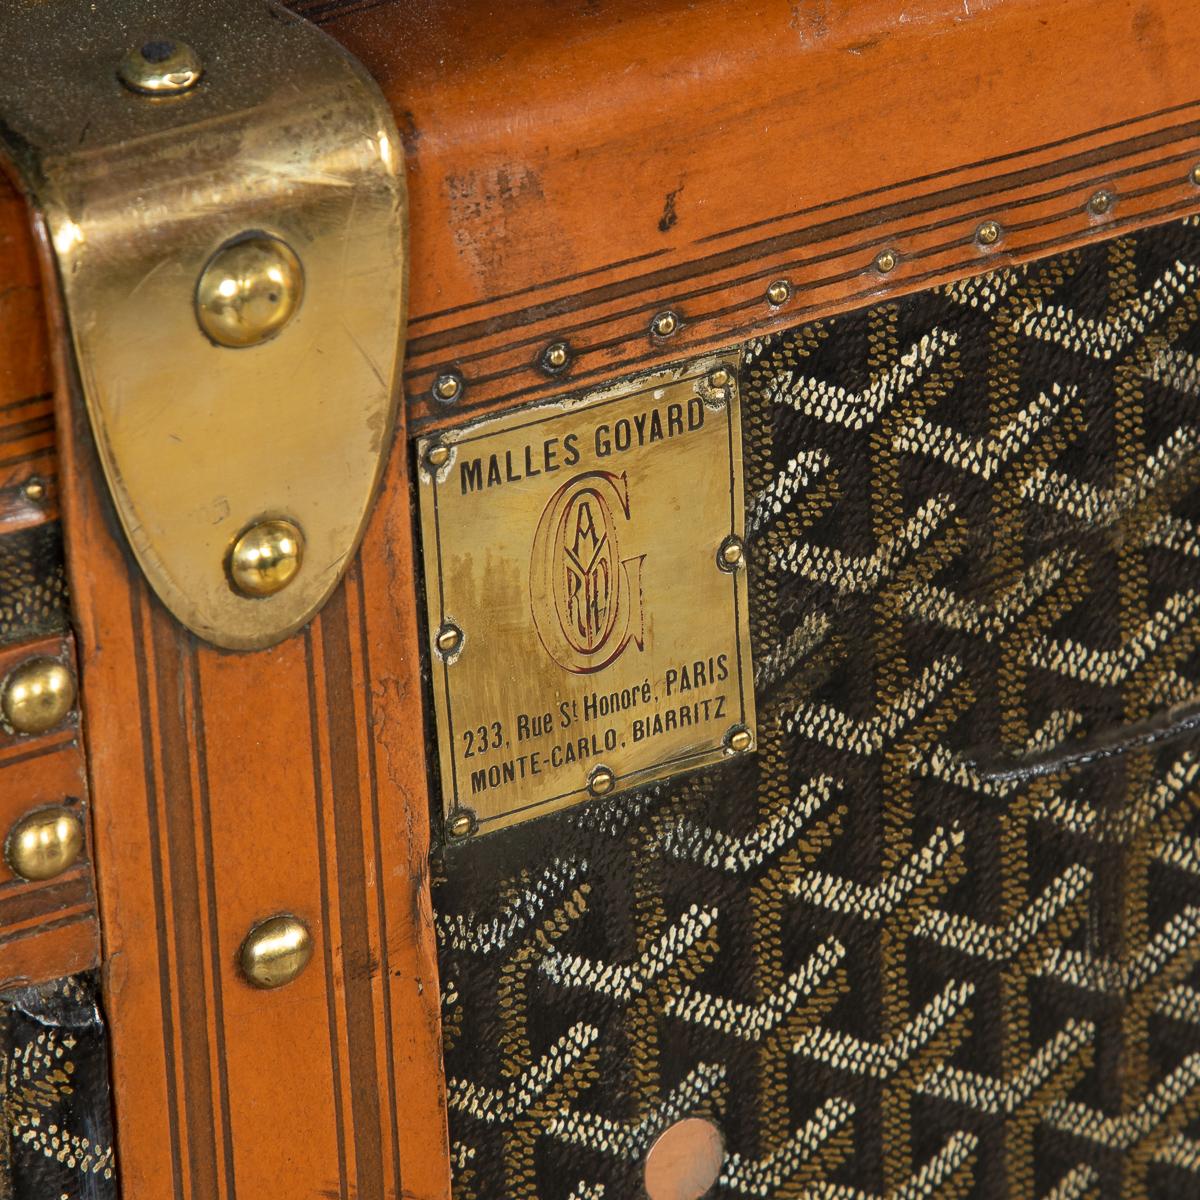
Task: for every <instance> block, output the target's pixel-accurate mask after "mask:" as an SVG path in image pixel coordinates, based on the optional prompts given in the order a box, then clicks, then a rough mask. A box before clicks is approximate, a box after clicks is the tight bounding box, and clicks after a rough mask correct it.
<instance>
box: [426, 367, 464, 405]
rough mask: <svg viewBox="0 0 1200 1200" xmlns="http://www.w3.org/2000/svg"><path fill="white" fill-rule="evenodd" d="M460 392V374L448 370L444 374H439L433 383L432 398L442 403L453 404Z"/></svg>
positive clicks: (461, 387) (461, 386) (461, 382)
mask: <svg viewBox="0 0 1200 1200" xmlns="http://www.w3.org/2000/svg"><path fill="white" fill-rule="evenodd" d="M462 392H463V381H462V376H461V375H455V374H452V373H451V372H449V371H447V372H446V374H445V375H439V376H438V377H437V379H436V380H435V382H434V385H433V398H434V399H435V400H438V401H440V402H441V403H442V404H453V403H454V402H455V400H457V399H458V398H459V397H460V396H461V395H462Z"/></svg>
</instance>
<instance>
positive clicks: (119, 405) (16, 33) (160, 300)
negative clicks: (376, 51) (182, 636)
mask: <svg viewBox="0 0 1200 1200" xmlns="http://www.w3.org/2000/svg"><path fill="white" fill-rule="evenodd" d="M51 63H52V64H54V72H53V76H51V75H50V74H48V64H51ZM0 145H3V147H4V148H5V149H6V151H7V153H8V155H9V157H10V158H11V160H12V162H13V164H14V165H15V167H16V172H17V174H18V176H19V178H20V180H21V182H22V183H23V185H24V187H25V189H26V191H27V192H28V194H29V196H30V198H31V200H32V202H33V206H34V208H35V212H36V217H35V220H36V221H37V222H38V224H39V226H40V228H41V231H42V234H43V237H42V241H43V246H44V251H45V255H46V261H47V266H48V268H49V269H48V270H47V275H48V276H52V275H54V274H57V278H58V283H59V286H60V288H61V301H60V303H61V307H62V310H63V315H64V317H65V323H66V324H67V326H68V327H69V333H70V339H71V343H72V346H73V349H74V367H75V370H76V371H77V375H78V379H77V382H78V385H79V387H80V388H81V390H82V394H83V397H84V400H85V403H86V406H87V410H88V414H89V416H90V419H91V427H92V430H93V433H94V436H95V441H96V446H97V448H98V451H99V457H100V461H101V463H102V465H103V469H104V473H105V476H106V478H107V481H108V486H109V490H110V492H111V494H112V499H113V503H114V505H115V507H116V511H117V513H118V514H119V516H120V520H121V524H122V526H123V528H124V530H125V533H126V536H127V537H128V539H129V543H130V545H131V546H132V548H133V551H134V554H135V555H136V557H137V560H138V562H139V563H140V565H141V567H142V569H143V571H144V572H145V574H146V577H147V579H148V580H149V581H150V583H151V585H152V586H153V588H154V590H155V591H156V592H157V593H158V595H159V596H160V597H161V599H162V601H163V603H164V604H165V605H166V606H167V608H168V609H170V611H171V612H172V613H173V614H174V615H175V616H176V617H177V618H178V619H179V620H180V621H181V622H182V623H183V624H184V625H186V626H187V627H188V628H189V629H191V630H193V631H194V632H195V633H196V634H197V635H199V636H200V637H201V638H204V639H205V640H207V641H209V642H212V643H214V644H216V645H218V646H222V647H227V648H230V649H252V648H257V647H262V646H268V645H271V644H273V643H275V642H278V641H279V640H281V639H282V638H284V637H286V636H287V635H288V634H290V633H292V632H294V631H295V630H296V629H298V628H299V627H300V626H302V625H303V624H304V623H305V622H307V621H308V620H310V619H311V618H312V616H313V615H314V614H315V613H316V612H317V611H318V610H319V609H320V607H321V605H322V604H323V603H324V601H325V600H326V599H327V598H328V596H329V595H330V593H331V592H332V591H333V589H334V587H335V586H336V585H337V583H338V581H339V580H340V578H341V576H342V574H343V572H344V571H345V568H346V566H347V565H348V563H349V562H350V560H351V558H352V556H353V554H354V551H355V549H356V547H357V545H358V541H359V539H360V537H361V535H362V531H363V527H364V525H365V522H366V517H367V514H368V511H369V508H370V503H371V500H372V497H373V494H374V491H375V488H376V485H377V482H378V480H379V477H380V474H381V471H382V466H383V462H384V459H385V457H386V455H387V452H388V449H389V446H390V443H391V440H392V438H391V433H392V426H393V422H394V419H395V412H396V400H397V393H398V384H397V376H398V371H399V368H400V364H401V362H402V359H403V335H404V311H405V299H406V280H405V268H406V258H407V255H406V240H405V239H406V192H405V184H404V174H403V161H402V151H401V147H400V141H399V137H398V135H397V133H396V128H395V123H394V121H393V118H392V115H391V112H390V110H389V108H388V106H387V104H386V102H385V101H384V98H383V96H382V95H381V94H380V92H379V90H378V88H377V87H376V85H375V84H374V82H373V81H372V80H371V79H370V77H369V76H368V75H367V74H366V72H365V71H364V70H363V69H362V68H361V67H360V66H359V64H358V63H356V62H355V61H354V60H353V59H352V58H351V57H350V56H349V55H347V54H346V53H345V52H344V51H343V50H342V49H341V48H340V47H338V46H337V45H336V44H335V43H334V42H333V41H332V40H330V39H329V38H327V37H326V36H325V35H324V34H322V33H320V32H319V31H318V30H316V29H315V28H314V27H313V26H311V25H309V24H307V23H306V22H304V21H302V20H300V19H299V18H297V17H295V16H294V15H292V14H291V13H288V12H286V11H285V10H284V9H283V8H281V7H279V6H278V5H276V4H274V3H267V2H255V3H247V2H245V0H205V2H204V3H203V4H196V3H195V2H194V0H157V2H156V3H154V4H150V3H147V2H146V0H109V2H108V3H105V4H100V5H96V4H92V3H90V0H41V2H40V3H36V4H34V3H28V2H26V0H18V2H17V3H13V4H9V5H5V6H4V11H3V13H0ZM49 282H53V280H49Z"/></svg>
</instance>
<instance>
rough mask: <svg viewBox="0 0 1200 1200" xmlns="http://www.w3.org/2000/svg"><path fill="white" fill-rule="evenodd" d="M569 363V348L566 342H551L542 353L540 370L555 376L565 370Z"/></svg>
mask: <svg viewBox="0 0 1200 1200" xmlns="http://www.w3.org/2000/svg"><path fill="white" fill-rule="evenodd" d="M570 361H571V347H570V346H568V345H567V343H566V342H551V343H550V345H549V346H547V347H546V349H545V350H543V351H542V370H543V371H546V372H547V373H548V374H550V375H556V374H558V372H559V371H562V370H565V369H566V367H567V366H568V364H569V363H570Z"/></svg>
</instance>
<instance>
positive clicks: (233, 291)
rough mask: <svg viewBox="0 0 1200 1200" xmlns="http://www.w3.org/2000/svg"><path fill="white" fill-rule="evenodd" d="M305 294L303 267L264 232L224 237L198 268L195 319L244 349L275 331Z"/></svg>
mask: <svg viewBox="0 0 1200 1200" xmlns="http://www.w3.org/2000/svg"><path fill="white" fill-rule="evenodd" d="M303 298H304V268H303V267H302V266H301V265H300V260H299V259H298V258H297V257H296V255H295V253H294V252H293V250H292V248H291V247H290V246H289V245H288V244H287V243H286V242H283V241H280V239H279V238H277V237H271V236H270V235H269V234H266V233H245V234H242V235H241V236H239V237H236V238H234V239H233V240H232V241H230V242H226V243H225V245H224V246H222V247H221V248H220V249H219V250H218V251H217V252H216V253H215V254H214V255H213V256H212V257H211V258H210V259H209V260H208V263H207V264H206V265H205V267H204V270H203V271H201V272H200V280H199V282H198V283H197V284H196V320H197V321H198V322H199V324H200V328H201V329H202V330H204V332H205V334H207V336H208V337H209V338H210V339H211V340H212V341H213V342H215V343H216V344H217V345H218V346H226V347H228V348H229V349H231V350H244V349H246V348H247V347H249V346H257V345H259V344H260V343H262V342H265V341H268V340H269V339H271V338H273V337H275V335H276V334H278V333H279V332H280V331H281V330H282V329H283V327H284V326H285V325H287V323H288V322H289V321H290V320H291V319H292V317H294V316H295V315H296V310H297V309H298V308H299V307H300V301H301V300H302V299H303Z"/></svg>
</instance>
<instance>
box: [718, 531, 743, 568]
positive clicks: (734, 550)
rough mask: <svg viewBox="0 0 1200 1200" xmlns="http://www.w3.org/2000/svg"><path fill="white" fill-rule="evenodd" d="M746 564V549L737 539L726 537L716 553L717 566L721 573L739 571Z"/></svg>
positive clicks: (739, 539) (740, 540)
mask: <svg viewBox="0 0 1200 1200" xmlns="http://www.w3.org/2000/svg"><path fill="white" fill-rule="evenodd" d="M745 564H746V547H745V544H744V543H743V542H742V539H741V538H739V537H732V536H731V537H727V538H726V539H725V540H724V541H723V542H722V543H721V547H720V549H719V550H718V551H717V566H718V567H720V568H721V570H722V571H740V570H741V569H742V567H743V566H745Z"/></svg>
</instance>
